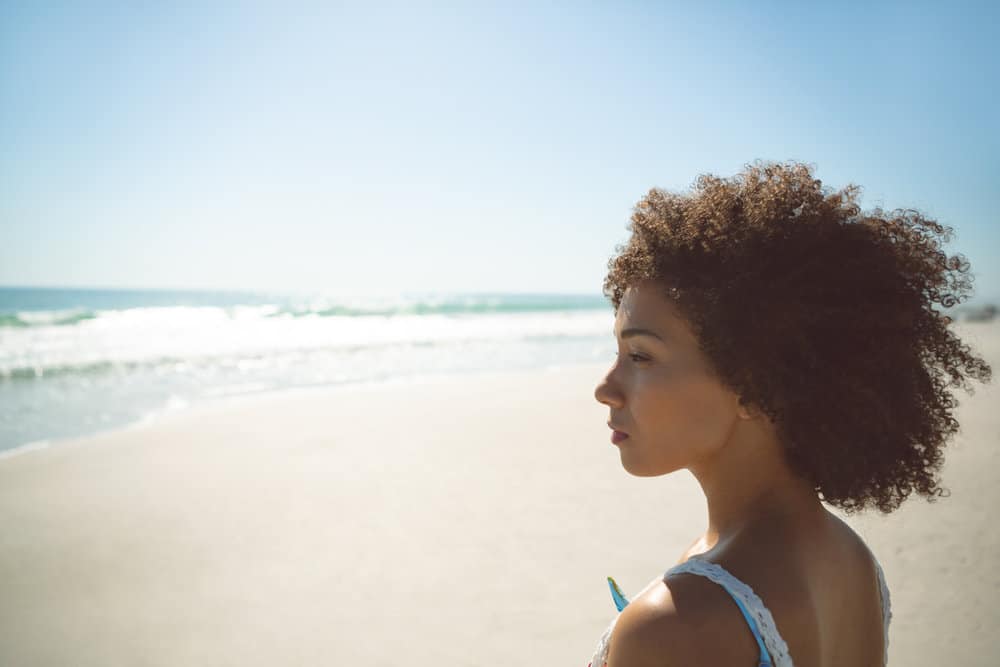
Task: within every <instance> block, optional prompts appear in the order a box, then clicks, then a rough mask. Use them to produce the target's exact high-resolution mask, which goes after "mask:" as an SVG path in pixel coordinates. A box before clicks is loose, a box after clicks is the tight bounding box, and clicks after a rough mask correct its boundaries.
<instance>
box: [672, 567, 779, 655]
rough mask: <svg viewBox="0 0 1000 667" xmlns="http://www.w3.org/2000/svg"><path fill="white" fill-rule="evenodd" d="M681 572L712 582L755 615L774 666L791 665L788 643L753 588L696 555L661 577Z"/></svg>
mask: <svg viewBox="0 0 1000 667" xmlns="http://www.w3.org/2000/svg"><path fill="white" fill-rule="evenodd" d="M682 573H685V574H687V573H689V574H697V575H700V576H703V577H705V578H707V579H709V580H711V581H714V582H715V583H717V584H719V585H720V586H722V587H723V588H725V589H726V590H727V591H728V592H729V593H730V594H732V595H733V597H735V598H737V599H738V600H739V601H740V602H742V604H743V607H744V608H745V609H746V611H747V612H749V613H750V614H751V615H752V616H753V618H754V621H755V623H756V625H757V628H758V629H759V631H760V634H761V638H762V639H763V640H764V644H765V645H766V646H767V651H768V653H769V654H770V656H771V661H772V663H773V664H774V667H794V665H793V663H792V657H791V656H790V655H789V654H788V645H787V644H786V643H785V640H784V639H782V638H781V635H780V634H778V627H777V624H776V623H775V622H774V617H773V616H772V615H771V612H770V611H769V610H768V608H767V607H765V606H764V602H763V601H762V600H761V599H760V597H758V595H757V594H756V593H754V592H753V589H752V588H750V587H749V586H747V585H746V584H745V583H743V582H742V581H740V580H739V579H737V578H736V577H734V576H733V575H732V574H730V573H729V572H728V571H727V570H726V569H725V568H723V567H722V566H721V565H718V564H716V563H710V562H708V561H706V560H700V559H699V558H697V557H696V556H692V557H691V558H689V559H688V560H686V561H684V562H683V563H680V564H679V565H675V566H674V567H672V568H670V569H669V570H667V571H666V573H664V575H663V578H664V579H666V578H667V577H668V576H670V575H671V574H682Z"/></svg>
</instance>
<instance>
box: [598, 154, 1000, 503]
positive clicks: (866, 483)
mask: <svg viewBox="0 0 1000 667" xmlns="http://www.w3.org/2000/svg"><path fill="white" fill-rule="evenodd" d="M859 192H860V188H858V187H857V186H855V185H849V186H847V187H845V188H843V189H841V190H839V191H832V190H831V189H830V188H825V187H823V185H822V183H821V182H820V181H819V180H817V179H815V178H814V177H813V173H812V168H811V167H810V166H808V165H804V164H799V163H795V162H789V163H773V162H761V161H758V162H755V163H753V164H750V165H746V167H745V169H744V171H742V172H741V173H739V174H737V175H736V176H734V177H732V178H729V179H724V178H719V177H717V176H713V175H708V174H706V175H702V176H700V177H698V179H697V180H696V181H695V184H694V186H693V189H692V190H691V191H690V192H688V193H681V194H676V193H670V192H666V191H664V190H661V189H658V188H654V189H652V190H650V191H649V193H648V194H647V195H646V196H645V197H644V198H643V199H642V200H641V201H639V203H638V204H637V205H636V206H635V209H634V212H633V214H632V218H631V223H630V225H629V230H630V232H631V236H630V238H629V240H628V242H627V243H626V244H625V245H624V246H618V247H617V248H616V255H615V256H613V257H612V258H611V260H610V261H609V262H608V269H609V271H608V275H607V277H606V278H605V281H604V294H605V296H607V297H608V298H609V299H610V300H611V302H612V304H613V305H614V308H615V311H616V312H617V310H618V308H619V306H620V304H621V300H622V297H623V295H624V293H625V290H626V289H627V288H628V287H629V286H630V285H637V284H639V283H642V282H648V281H651V282H653V283H654V284H656V285H658V286H660V287H661V288H662V289H663V292H664V294H665V296H667V298H669V299H670V300H671V301H672V303H674V304H676V306H677V308H678V310H679V312H680V313H681V314H682V315H683V316H684V317H685V319H686V320H687V321H688V322H689V324H690V325H691V327H692V330H693V331H694V332H695V335H696V336H697V337H698V340H699V342H700V345H701V350H702V352H703V353H704V354H705V355H706V357H707V358H708V359H709V361H710V363H711V365H712V366H713V370H714V372H715V373H716V375H717V377H718V378H719V380H720V381H721V382H722V383H723V384H725V385H726V386H728V387H730V388H731V389H732V390H733V391H735V392H736V393H737V395H739V396H740V403H741V404H742V405H744V406H755V407H756V408H757V409H759V410H760V411H761V412H763V413H764V414H766V415H767V416H768V417H769V418H770V419H771V420H772V421H773V422H774V424H775V427H776V432H777V434H778V437H779V441H780V443H781V445H782V449H783V452H784V454H785V457H786V460H787V461H788V463H789V465H790V466H791V467H792V469H793V470H794V471H795V472H796V473H797V474H799V475H801V476H803V477H804V478H805V479H807V480H809V481H810V482H811V483H812V484H813V488H814V489H815V490H816V491H817V493H818V494H819V496H820V498H821V499H822V500H823V501H825V502H827V503H829V504H831V505H833V506H835V507H838V508H840V509H842V510H844V511H845V512H846V513H847V514H853V513H855V512H857V511H860V510H863V509H866V508H868V507H876V508H878V510H879V511H880V512H882V513H884V514H888V513H889V512H892V511H893V510H895V509H896V508H898V507H899V505H900V504H901V503H902V502H903V501H904V500H905V499H906V498H907V497H908V496H909V495H910V494H911V493H912V492H913V491H916V492H918V493H919V494H921V495H923V496H926V497H927V500H928V501H929V502H933V501H934V500H935V496H947V495H948V493H947V489H941V488H940V487H939V486H938V481H937V479H936V477H937V473H938V472H939V471H940V468H941V466H942V464H943V456H942V449H943V447H944V445H945V443H946V442H947V441H948V440H949V439H950V438H951V437H952V436H953V435H954V434H955V433H957V432H958V428H959V424H958V421H957V420H956V419H955V418H954V416H953V414H952V411H953V409H954V408H955V407H957V405H958V402H957V400H955V398H954V397H953V396H952V394H951V393H950V392H949V390H948V387H949V386H950V387H962V388H963V389H965V390H966V391H967V392H969V393H970V394H971V393H973V390H972V388H971V387H970V385H969V382H968V378H970V377H971V378H974V379H976V380H979V381H980V382H989V381H990V379H991V374H992V370H991V368H990V366H989V365H988V364H987V363H986V362H985V361H984V360H983V359H982V358H980V357H977V356H975V355H974V354H973V351H972V350H970V348H969V346H968V345H966V344H964V343H963V342H962V341H961V340H960V339H959V338H958V337H957V336H956V335H955V334H954V333H953V332H952V331H951V330H950V329H949V325H950V324H951V323H952V318H950V317H948V316H947V315H946V314H944V313H943V312H941V311H939V310H937V309H935V308H934V305H935V304H940V305H942V306H944V307H946V308H950V307H951V306H953V305H955V304H956V303H959V302H961V301H962V300H963V299H965V298H967V297H968V292H969V291H970V290H971V286H972V278H971V276H969V275H968V273H969V263H968V261H967V260H966V258H965V257H963V256H962V255H955V256H951V257H948V256H946V255H945V253H944V252H943V251H942V249H941V241H945V242H947V241H949V240H950V239H951V234H952V232H953V230H952V229H951V228H949V227H944V226H942V225H940V224H938V223H937V222H936V221H935V220H932V219H929V218H927V217H925V216H924V215H922V214H921V213H920V212H919V211H915V210H912V209H897V210H893V211H888V212H887V211H883V210H882V209H881V208H875V209H873V210H871V211H867V212H863V211H862V210H861V209H860V207H859V205H858V203H857V197H858V194H859Z"/></svg>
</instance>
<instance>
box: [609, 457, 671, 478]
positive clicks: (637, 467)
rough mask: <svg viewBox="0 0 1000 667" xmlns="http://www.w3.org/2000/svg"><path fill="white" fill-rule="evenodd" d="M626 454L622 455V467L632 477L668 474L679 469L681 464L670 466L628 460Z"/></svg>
mask: <svg viewBox="0 0 1000 667" xmlns="http://www.w3.org/2000/svg"><path fill="white" fill-rule="evenodd" d="M628 458H629V457H628V456H626V455H624V454H623V455H622V468H624V469H625V472H627V473H628V474H630V475H632V476H633V477H660V476H661V475H669V474H670V473H672V472H676V471H678V470H680V469H681V468H682V467H683V466H679V465H678V466H670V465H664V464H662V463H660V464H658V465H653V464H650V463H648V462H640V461H629V460H628Z"/></svg>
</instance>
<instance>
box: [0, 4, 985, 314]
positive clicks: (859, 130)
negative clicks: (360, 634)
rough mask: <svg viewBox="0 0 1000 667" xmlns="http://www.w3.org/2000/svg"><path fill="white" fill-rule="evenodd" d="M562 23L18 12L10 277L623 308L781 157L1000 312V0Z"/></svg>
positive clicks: (8, 133) (5, 23) (2, 233)
mask: <svg viewBox="0 0 1000 667" xmlns="http://www.w3.org/2000/svg"><path fill="white" fill-rule="evenodd" d="M139 4H142V5H150V6H147V7H136V6H134V5H139ZM203 4H208V5H210V7H208V8H206V7H205V6H201V5H203ZM541 4H542V3H525V4H517V3H512V2H503V3H493V4H492V5H491V4H487V3H434V4H420V3H417V2H403V3H398V4H383V3H376V2H364V3H355V4H340V3H314V4H307V3H295V2H282V3H277V2H274V3H270V4H266V3H247V2H240V3H232V4H224V3H191V4H189V5H186V6H185V5H183V4H181V3H121V4H119V5H113V4H100V3H82V2H81V3H66V4H60V3H57V2H48V3H30V2H26V1H25V2H0V285H8V286H12V285H23V286H61V287H139V288H156V287H159V288H174V289H181V288H203V289H252V290H272V291H292V292H327V293H331V294H333V293H341V292H351V293H387V292H399V291H407V292H414V291H430V292H441V291H443V292H483V291H493V292H496V291H502V292H569V293H595V294H596V293H599V292H600V288H601V283H602V280H603V277H604V274H605V272H606V266H607V261H608V259H609V258H610V257H611V255H612V254H613V253H614V249H615V246H616V245H617V244H620V243H623V242H624V241H625V240H626V239H627V236H628V231H627V228H626V225H627V223H628V219H629V215H630V213H631V209H632V207H633V206H634V204H635V203H636V201H638V200H639V199H640V198H641V197H642V196H643V195H644V194H645V193H646V192H647V191H648V190H649V189H650V188H652V187H661V188H666V189H670V190H684V189H686V188H688V187H689V186H690V185H691V184H692V183H693V182H694V180H695V178H696V177H697V176H698V175H699V174H701V173H715V174H718V175H720V176H731V175H733V174H735V173H737V172H738V171H740V170H741V169H742V168H743V166H744V165H746V164H747V163H749V162H752V161H754V160H758V159H760V160H781V161H783V160H797V161H802V162H807V163H810V164H812V165H814V166H815V175H816V177H817V178H819V179H821V180H822V181H823V182H824V184H826V185H829V186H830V187H833V188H840V187H843V186H845V185H847V184H849V183H855V184H857V185H860V186H861V187H862V188H863V197H862V205H863V206H864V207H865V208H870V207H873V206H882V207H883V208H886V209H892V208H897V207H906V208H916V209H919V210H921V211H923V212H924V213H926V214H928V215H930V216H932V217H934V218H936V219H937V220H938V221H939V222H941V223H942V224H945V225H947V226H949V227H952V228H954V230H955V235H954V238H953V240H952V241H951V243H950V244H949V245H948V246H946V250H947V251H948V252H949V253H955V252H958V253H961V254H963V255H965V256H966V257H967V258H968V259H969V261H970V262H971V264H972V270H973V275H974V278H975V286H976V296H977V299H976V300H978V298H989V299H993V300H1000V262H998V259H1000V231H998V220H997V211H998V210H1000V188H998V187H997V181H998V177H1000V127H998V123H1000V121H998V119H1000V108H998V107H1000V105H998V97H1000V92H998V91H1000V46H998V45H997V44H998V43H1000V40H998V39H997V34H996V32H997V31H996V26H997V25H998V19H1000V11H998V9H997V8H996V7H997V5H996V3H986V2H982V3H961V2H955V3H943V2H939V3H935V4H929V3H915V2H898V3H879V2H874V3H857V4H850V3H842V2H837V3H826V5H824V6H819V5H818V3H801V2H789V3H776V2H754V3H712V2H698V3H695V2H688V3H666V2H663V3H649V4H646V3H627V2H607V3H583V2H575V3H552V4H547V5H546V6H545V7H541V6H539V5H541Z"/></svg>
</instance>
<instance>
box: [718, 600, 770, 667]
mask: <svg viewBox="0 0 1000 667" xmlns="http://www.w3.org/2000/svg"><path fill="white" fill-rule="evenodd" d="M723 588H724V589H725V590H726V592H727V593H729V597H731V598H733V601H735V602H736V606H737V607H739V608H740V611H741V612H743V618H745V619H746V621H747V624H748V625H749V626H750V632H752V633H753V638H754V639H756V640H757V646H759V647H760V665H758V667H773V663H772V662H771V656H770V655H768V653H767V647H766V646H764V640H763V639H762V638H761V636H760V631H759V630H757V624H756V623H754V620H753V617H752V616H750V612H748V611H747V608H746V607H744V606H743V603H742V602H740V599H739V598H738V597H736V596H735V595H733V592H732V591H730V590H729V589H728V588H726V587H725V586H723Z"/></svg>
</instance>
